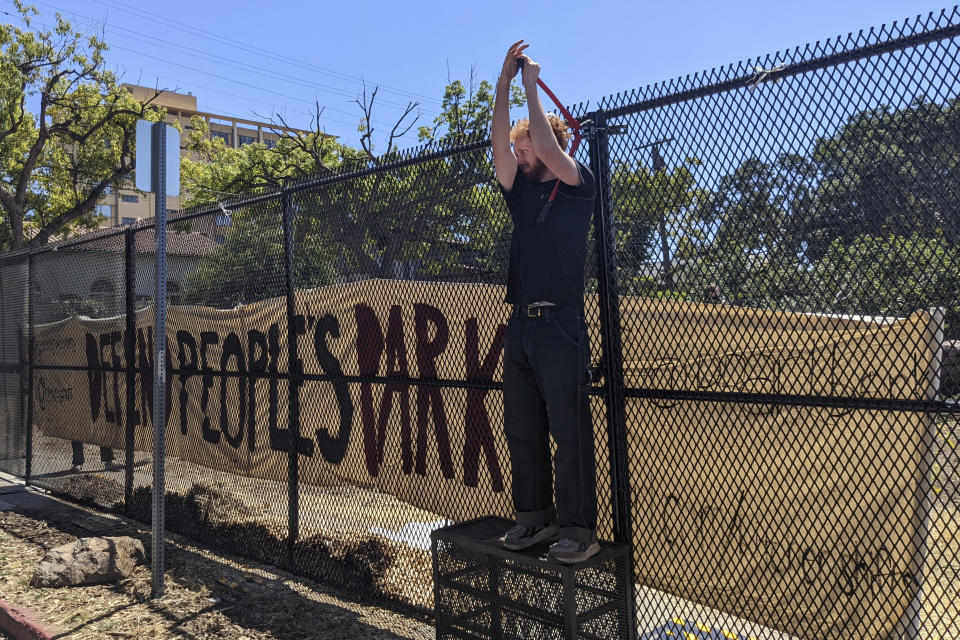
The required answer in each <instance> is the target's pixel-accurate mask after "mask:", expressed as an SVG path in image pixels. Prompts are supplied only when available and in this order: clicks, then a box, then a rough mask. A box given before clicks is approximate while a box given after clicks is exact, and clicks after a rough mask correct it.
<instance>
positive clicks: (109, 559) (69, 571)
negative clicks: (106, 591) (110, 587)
mask: <svg viewBox="0 0 960 640" xmlns="http://www.w3.org/2000/svg"><path fill="white" fill-rule="evenodd" d="M145 558H146V552H145V551H144V548H143V543H142V542H140V541H139V540H137V539H135V538H131V537H129V536H119V537H101V538H80V539H78V540H77V541H76V542H72V543H68V544H63V545H60V546H59V547H54V548H53V549H50V551H48V552H47V555H46V556H45V557H44V558H43V560H41V561H40V564H39V565H37V569H36V571H34V573H33V577H32V578H31V579H30V585H31V586H34V587H64V586H74V585H79V584H98V583H103V582H116V581H118V580H121V579H123V578H126V577H127V576H129V575H130V573H131V572H132V571H133V569H134V567H136V566H137V565H138V564H140V563H142V562H144V560H145Z"/></svg>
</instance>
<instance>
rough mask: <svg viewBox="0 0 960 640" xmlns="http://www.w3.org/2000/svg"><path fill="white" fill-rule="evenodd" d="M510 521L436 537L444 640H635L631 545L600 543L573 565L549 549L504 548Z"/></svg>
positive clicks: (477, 523)
mask: <svg viewBox="0 0 960 640" xmlns="http://www.w3.org/2000/svg"><path fill="white" fill-rule="evenodd" d="M513 524H514V523H513V522H512V521H510V520H504V519H503V518H495V517H486V518H479V519H477V520H470V521H468V522H463V523H460V524H454V525H451V526H449V527H444V528H442V529H437V530H436V531H434V532H433V534H432V535H431V540H432V547H433V584H434V602H435V606H436V624H437V640H447V639H448V638H450V639H452V638H460V639H464V640H481V639H483V640H486V639H490V640H531V639H534V638H535V639H537V640H552V639H554V638H555V639H557V640H574V639H577V640H579V639H590V640H601V639H602V640H608V639H615V638H616V639H622V640H630V639H632V638H633V637H634V636H633V629H632V626H633V625H632V624H631V623H630V617H629V616H628V611H627V607H628V606H630V605H632V603H628V602H627V598H628V596H627V594H628V589H627V566H628V564H627V553H628V549H627V547H626V546H625V545H621V544H613V543H610V542H601V543H600V545H601V551H600V552H599V553H598V554H597V555H595V556H594V557H592V558H590V559H589V560H586V561H584V562H581V563H579V564H574V565H561V564H557V563H555V562H547V561H546V559H545V556H546V553H547V549H548V548H549V545H547V544H542V545H538V546H536V547H533V548H531V549H527V550H524V551H519V552H517V551H507V550H506V549H503V548H502V547H501V546H500V544H499V542H498V538H500V536H502V535H503V534H504V533H505V532H506V531H507V529H509V528H510V527H512V526H513Z"/></svg>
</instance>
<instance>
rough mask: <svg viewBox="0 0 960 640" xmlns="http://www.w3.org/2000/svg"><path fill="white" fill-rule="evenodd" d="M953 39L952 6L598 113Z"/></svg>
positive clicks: (610, 103) (671, 85)
mask: <svg viewBox="0 0 960 640" xmlns="http://www.w3.org/2000/svg"><path fill="white" fill-rule="evenodd" d="M958 35H960V11H958V6H956V5H955V6H954V7H953V9H951V10H949V11H948V10H947V9H942V10H941V11H940V13H939V14H934V12H932V11H931V12H930V13H929V14H927V16H926V17H924V16H923V15H918V16H916V18H913V19H909V18H908V19H904V20H903V21H899V22H898V21H894V22H893V23H891V25H890V26H887V25H886V24H884V25H881V26H880V27H871V28H870V29H869V30H864V29H861V30H860V31H858V32H857V33H852V32H851V33H848V34H847V35H846V36H842V35H838V36H837V37H836V38H829V39H827V40H826V41H825V42H823V43H821V42H820V41H819V40H817V41H816V42H815V43H814V44H812V45H811V44H807V45H805V46H802V47H800V46H798V47H796V48H794V49H793V50H792V51H791V50H789V49H784V50H783V51H778V52H776V53H773V54H769V55H767V56H764V57H762V58H756V59H754V58H750V59H747V60H745V61H744V60H741V61H740V62H736V63H732V64H729V65H727V66H726V67H720V68H719V69H718V68H716V67H714V68H713V69H711V70H709V71H707V70H704V71H700V72H698V73H696V74H693V75H692V76H691V75H687V76H685V77H677V78H673V79H671V80H667V81H663V82H657V83H655V84H652V85H647V86H645V87H643V88H641V89H633V90H630V91H624V92H621V93H616V94H613V95H610V96H607V97H606V98H603V99H602V100H601V101H600V108H601V109H603V110H604V111H605V112H606V115H607V117H620V116H625V115H629V114H632V113H640V112H642V111H648V110H650V109H655V108H658V107H663V106H666V105H670V104H676V103H680V102H686V101H688V100H693V99H696V98H701V97H704V96H708V95H713V94H718V93H724V92H727V91H733V90H736V89H742V88H745V87H754V86H758V85H760V84H761V83H764V82H770V81H775V80H779V79H781V78H786V77H790V76H795V75H800V74H803V73H807V72H810V71H814V70H817V69H824V68H828V67H833V66H838V65H840V64H843V63H846V62H850V61H852V60H857V59H861V58H866V57H869V56H873V55H878V54H882V53H888V52H892V51H898V50H903V49H908V48H910V47H916V46H920V45H923V44H927V43H930V42H936V41H939V40H945V39H948V38H954V37H957V36H958Z"/></svg>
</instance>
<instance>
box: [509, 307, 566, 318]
mask: <svg viewBox="0 0 960 640" xmlns="http://www.w3.org/2000/svg"><path fill="white" fill-rule="evenodd" d="M558 313H560V314H563V313H578V314H583V310H582V309H581V308H580V307H561V306H559V305H542V304H541V305H533V304H529V305H524V304H515V305H513V311H511V312H510V317H511V318H549V317H550V315H551V314H558Z"/></svg>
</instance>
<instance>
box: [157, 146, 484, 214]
mask: <svg viewBox="0 0 960 640" xmlns="http://www.w3.org/2000/svg"><path fill="white" fill-rule="evenodd" d="M489 145H490V140H489V139H487V138H483V139H480V140H475V141H473V142H468V143H466V144H462V145H457V146H442V145H436V144H435V145H430V144H428V145H423V146H420V147H415V148H413V149H410V150H406V151H401V152H399V153H398V155H399V156H400V157H399V158H398V159H397V160H394V161H391V162H386V163H383V164H380V165H371V166H367V167H364V168H362V169H357V170H354V171H345V172H343V173H338V172H333V173H322V174H319V175H316V176H312V177H307V178H301V179H299V180H296V181H292V182H290V183H289V184H288V185H286V186H285V187H283V188H275V189H271V190H270V191H265V192H263V193H261V194H257V195H255V196H252V197H246V198H243V197H241V198H234V199H230V200H223V202H222V203H217V204H215V205H203V206H200V207H197V208H195V209H190V210H187V211H186V212H184V213H183V214H181V215H179V216H176V217H174V218H170V219H169V220H168V222H171V223H173V222H181V221H185V220H192V219H194V218H199V217H202V216H207V215H211V214H215V213H218V212H220V210H221V204H222V205H223V206H228V207H233V208H242V207H249V206H253V205H257V204H262V203H264V202H270V201H272V200H278V199H280V198H281V197H282V196H283V195H284V194H290V195H292V194H295V193H299V192H301V191H308V190H310V189H316V188H319V187H324V186H326V185H330V184H337V183H339V182H347V181H350V180H356V179H358V178H363V177H366V176H369V175H373V174H376V173H382V172H386V171H393V170H396V169H402V168H403V167H406V166H410V165H413V164H418V163H421V162H430V161H431V160H436V159H439V158H447V157H451V156H457V155H462V154H465V153H470V152H471V151H476V150H478V149H482V148H484V147H487V146H489ZM431 147H434V148H436V150H435V151H430V149H431Z"/></svg>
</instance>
